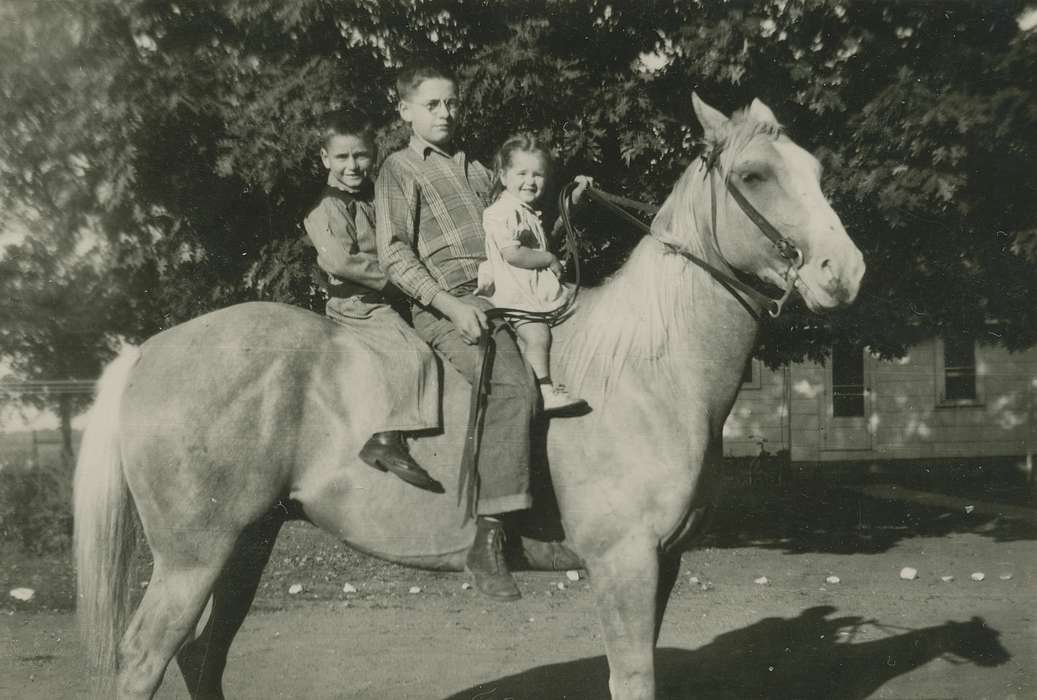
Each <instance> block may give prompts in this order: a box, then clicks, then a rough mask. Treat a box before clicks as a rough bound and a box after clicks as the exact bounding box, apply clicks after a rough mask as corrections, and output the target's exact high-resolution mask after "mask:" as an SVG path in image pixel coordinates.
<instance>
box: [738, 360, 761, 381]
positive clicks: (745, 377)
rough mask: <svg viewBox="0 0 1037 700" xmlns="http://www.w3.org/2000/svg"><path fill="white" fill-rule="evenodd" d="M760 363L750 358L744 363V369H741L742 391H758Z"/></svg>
mask: <svg viewBox="0 0 1037 700" xmlns="http://www.w3.org/2000/svg"><path fill="white" fill-rule="evenodd" d="M760 374H761V372H760V363H759V361H758V360H754V359H752V358H751V357H750V358H749V360H748V361H747V362H746V363H745V367H744V368H742V388H743V389H759V388H760Z"/></svg>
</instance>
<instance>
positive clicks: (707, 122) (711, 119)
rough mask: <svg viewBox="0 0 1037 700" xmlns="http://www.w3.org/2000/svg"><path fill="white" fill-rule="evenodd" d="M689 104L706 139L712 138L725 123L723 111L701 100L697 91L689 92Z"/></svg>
mask: <svg viewBox="0 0 1037 700" xmlns="http://www.w3.org/2000/svg"><path fill="white" fill-rule="evenodd" d="M691 106H692V107H694V109H695V116H696V117H698V119H699V123H700V124H702V130H703V131H704V132H705V133H706V140H707V141H709V140H713V139H715V137H717V136H719V132H720V130H721V128H722V127H723V126H724V124H726V123H727V117H725V116H724V113H723V112H721V111H720V110H717V109H713V108H712V107H710V106H709V105H707V104H706V103H705V102H703V101H702V98H701V97H699V96H698V93H697V92H692V93H691Z"/></svg>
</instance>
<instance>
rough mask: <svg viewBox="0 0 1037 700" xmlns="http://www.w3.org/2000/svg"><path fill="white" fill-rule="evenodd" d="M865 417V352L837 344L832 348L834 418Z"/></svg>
mask: <svg viewBox="0 0 1037 700" xmlns="http://www.w3.org/2000/svg"><path fill="white" fill-rule="evenodd" d="M863 415H864V350H863V348H861V347H860V346H859V345H849V344H847V343H837V344H836V345H835V347H834V348H832V416H833V417H835V418H851V417H855V416H863Z"/></svg>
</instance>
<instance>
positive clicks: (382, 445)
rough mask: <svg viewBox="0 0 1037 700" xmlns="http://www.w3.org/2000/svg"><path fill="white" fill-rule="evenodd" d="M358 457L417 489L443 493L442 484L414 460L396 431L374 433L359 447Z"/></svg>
mask: <svg viewBox="0 0 1037 700" xmlns="http://www.w3.org/2000/svg"><path fill="white" fill-rule="evenodd" d="M360 459H362V460H364V462H366V463H367V464H369V465H370V466H372V467H374V468H375V469H377V470H378V471H380V472H384V471H390V472H392V473H393V474H395V475H396V476H398V477H400V478H401V479H403V480H404V481H406V482H407V483H408V484H410V485H411V486H417V487H418V488H419V489H425V490H426V491H432V492H433V493H443V485H442V484H441V483H439V482H438V481H436V480H435V479H433V478H432V477H431V476H429V473H428V472H427V471H425V470H424V469H422V468H421V466H420V465H419V464H418V463H417V462H415V461H414V458H413V457H411V456H410V453H409V452H408V451H407V445H406V443H405V442H404V441H403V438H402V437H401V436H400V433H399V432H397V431H395V430H394V431H391V432H385V433H375V434H374V435H372V436H371V439H370V440H368V441H367V444H366V445H364V446H363V447H362V448H361V449H360Z"/></svg>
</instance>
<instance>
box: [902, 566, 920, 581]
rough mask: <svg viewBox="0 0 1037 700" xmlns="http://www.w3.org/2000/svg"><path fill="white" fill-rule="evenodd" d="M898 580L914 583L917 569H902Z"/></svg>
mask: <svg viewBox="0 0 1037 700" xmlns="http://www.w3.org/2000/svg"><path fill="white" fill-rule="evenodd" d="M900 578H902V579H904V580H905V581H914V580H915V579H916V578H918V569H916V568H914V567H912V566H905V567H904V568H903V569H901V570H900Z"/></svg>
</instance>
